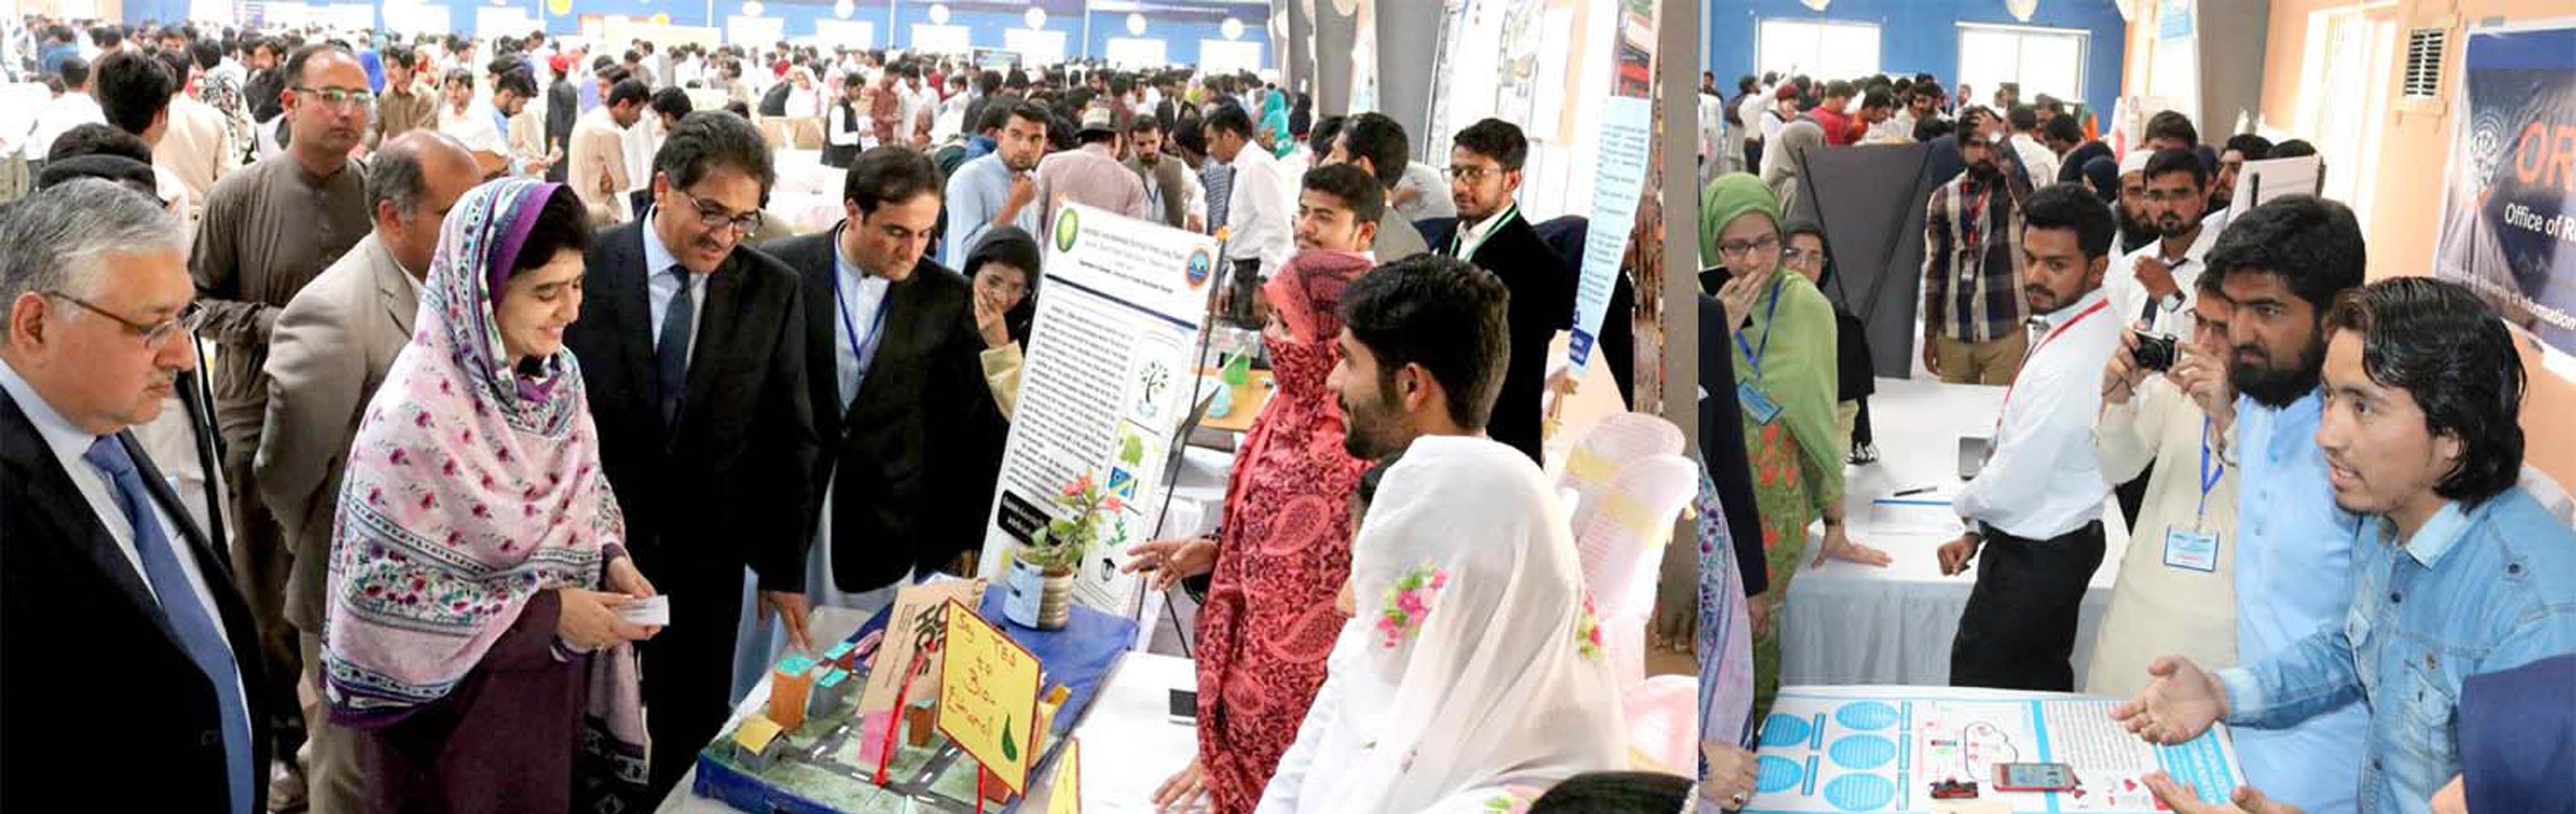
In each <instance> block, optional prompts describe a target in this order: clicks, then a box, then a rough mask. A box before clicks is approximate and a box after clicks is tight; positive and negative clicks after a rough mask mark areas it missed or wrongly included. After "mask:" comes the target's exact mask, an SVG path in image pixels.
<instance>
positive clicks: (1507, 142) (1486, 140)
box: [1449, 119, 1529, 172]
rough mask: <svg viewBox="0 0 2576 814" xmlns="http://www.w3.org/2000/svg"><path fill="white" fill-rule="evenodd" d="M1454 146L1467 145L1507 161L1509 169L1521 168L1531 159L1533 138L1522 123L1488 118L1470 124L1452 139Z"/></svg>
mask: <svg viewBox="0 0 2576 814" xmlns="http://www.w3.org/2000/svg"><path fill="white" fill-rule="evenodd" d="M1449 144H1450V146H1452V147H1463V148H1466V150H1467V152H1471V153H1475V154H1477V155H1481V156H1484V157H1486V158H1490V159H1493V160H1494V163H1497V164H1501V165H1503V170H1504V171H1505V172H1511V171H1515V170H1519V169H1520V168H1521V164H1522V163H1523V162H1527V161H1529V138H1528V137H1525V136H1522V135H1521V128H1520V126H1519V125H1515V124H1512V123H1511V122H1507V121H1503V120H1501V119H1485V120H1483V121H1479V122H1476V123H1475V124H1471V125H1467V129H1465V130H1460V131H1458V135H1457V136H1455V137H1453V138H1451V139H1450V140H1449Z"/></svg>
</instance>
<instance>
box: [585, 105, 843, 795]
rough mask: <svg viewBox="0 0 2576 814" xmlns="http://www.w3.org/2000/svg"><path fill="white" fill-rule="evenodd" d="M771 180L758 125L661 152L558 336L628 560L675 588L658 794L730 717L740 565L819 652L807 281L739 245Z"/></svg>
mask: <svg viewBox="0 0 2576 814" xmlns="http://www.w3.org/2000/svg"><path fill="white" fill-rule="evenodd" d="M620 98H623V97H620ZM777 180H778V176H777V172H776V170H775V169H774V168H773V167H772V165H771V163H770V154H769V144H768V142H766V141H764V140H762V138H761V135H760V131H759V130H757V129H754V128H753V127H752V126H751V122H748V121H745V120H743V118H742V117H740V116H735V115H732V114H729V113H726V112H723V111H715V110H702V111H698V112H696V113H691V114H689V115H688V116H686V117H684V118H682V119H680V125H679V126H678V127H675V128H672V131H671V135H670V138H669V139H668V140H666V141H664V142H663V143H662V149H661V151H660V152H659V153H656V154H655V155H654V157H653V181H652V189H653V199H652V206H651V208H649V209H647V210H646V211H645V212H644V213H643V214H642V215H641V216H640V217H638V218H636V219H635V220H634V221H633V222H630V223H626V224H621V225H619V226H616V227H613V228H610V229H608V230H606V231H603V232H600V233H599V236H598V240H597V241H595V242H593V243H592V244H591V247H590V251H589V253H588V256H587V257H586V258H585V259H586V260H587V262H588V264H589V271H588V272H587V273H586V274H585V275H584V276H583V278H582V280H583V286H584V288H585V289H587V290H588V292H589V293H588V295H587V296H585V297H583V298H582V303H581V318H580V320H579V321H577V322H575V323H573V326H572V328H571V329H570V330H568V331H566V332H565V335H564V345H565V346H566V347H569V348H571V349H572V352H573V354H574V355H575V356H576V357H578V358H579V359H580V360H581V371H582V384H583V386H584V387H585V388H587V389H588V391H589V394H590V412H591V417H592V419H593V420H594V421H595V423H596V425H597V426H598V428H599V447H600V454H599V457H600V465H601V467H602V468H603V469H604V470H605V471H606V473H607V475H608V483H609V486H610V488H612V489H614V490H615V491H616V494H617V502H618V504H619V505H620V506H621V507H623V509H624V511H625V513H626V546H627V550H628V551H629V552H630V554H631V555H632V556H633V557H634V558H635V562H636V564H637V565H639V566H644V567H650V568H652V569H654V571H653V573H655V574H657V575H667V576H661V577H660V578H659V582H658V585H657V587H659V588H660V591H661V593H662V594H663V595H666V596H669V597H671V625H670V627H669V628H668V629H667V630H666V631H665V632H664V633H663V634H662V635H660V636H656V637H654V638H653V640H652V641H650V642H645V643H643V644H642V645H640V646H641V647H642V648H643V651H642V656H643V662H644V676H643V678H644V705H645V706H646V707H647V708H650V709H652V710H653V714H652V715H651V716H650V717H649V718H648V719H647V724H646V725H647V727H648V729H649V734H650V735H651V737H652V744H653V754H652V755H651V756H650V758H651V761H652V767H653V768H652V793H653V795H654V797H656V798H659V797H660V796H662V795H664V794H666V793H668V792H669V791H670V790H671V788H672V787H673V786H674V785H677V784H678V783H679V780H680V775H681V774H682V773H684V772H686V771H688V769H689V766H690V765H691V764H693V763H695V762H696V761H695V756H696V754H697V750H698V749H699V748H700V747H702V746H705V745H706V743H707V742H708V741H709V740H712V739H713V738H714V737H715V734H716V729H717V727H718V726H719V725H721V724H723V723H724V719H725V716H726V714H727V713H728V712H729V710H728V709H727V705H726V701H727V699H728V698H729V697H730V692H729V691H730V689H731V687H732V682H733V676H732V674H731V673H732V670H731V665H732V663H733V656H734V631H735V629H736V627H737V625H738V624H739V623H740V622H741V619H742V613H743V608H742V594H743V590H744V581H745V575H744V572H743V569H744V568H745V567H746V566H747V567H749V568H750V569H751V570H752V571H753V572H754V573H755V574H756V575H757V576H758V578H759V586H760V613H761V615H762V616H763V617H764V618H765V617H767V616H768V615H769V614H770V613H771V612H773V611H775V612H779V613H781V614H782V616H783V618H784V622H785V627H786V630H787V634H788V638H789V640H790V641H791V642H793V643H794V644H796V645H798V646H804V645H806V644H807V642H806V639H805V629H804V624H805V596H804V594H803V590H804V581H805V551H806V539H807V538H806V536H805V532H806V530H807V527H806V509H807V506H808V499H809V497H810V496H809V494H808V491H809V490H808V488H807V485H806V479H807V477H808V476H809V474H810V473H811V471H812V470H811V467H812V466H813V462H814V455H815V449H816V443H815V440H814V428H813V420H812V418H811V413H809V412H808V411H807V408H806V402H805V398H806V380H805V375H806V374H805V347H806V337H805V330H806V320H805V308H806V307H807V306H806V305H805V300H804V298H803V295H802V293H801V292H800V291H799V290H798V285H799V284H798V282H797V278H796V272H795V271H794V270H793V269H790V268H788V267H787V266H786V265H785V264H782V263H780V262H778V261H777V260H776V259H773V258H771V257H770V256H769V255H767V254H763V253H761V252H760V251H758V250H756V249H751V248H749V247H745V246H743V245H742V243H743V241H744V240H745V239H746V238H749V237H750V236H751V235H752V234H753V233H756V232H758V231H760V225H761V215H760V207H761V203H762V202H763V201H765V200H767V199H768V197H769V190H770V188H771V187H772V186H773V185H774V184H776V183H777Z"/></svg>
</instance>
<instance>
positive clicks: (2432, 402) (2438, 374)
mask: <svg viewBox="0 0 2576 814" xmlns="http://www.w3.org/2000/svg"><path fill="white" fill-rule="evenodd" d="M2326 329H2327V330H2328V331H2330V332H2331V331H2351V332H2353V333H2356V334H2360V335H2361V367H2362V372H2364V373H2366V374H2368V375H2369V376H2370V380H2371V381H2372V382H2374V383H2377V384H2379V385H2380V386H2382V387H2390V388H2395V389H2399V390H2404V391H2406V393H2407V395H2409V396H2411V397H2413V398H2414V399H2415V406H2416V407H2417V408H2418V409H2420V410H2422V411H2423V413H2424V429H2425V431H2427V432H2429V433H2431V434H2433V435H2434V436H2436V437H2439V436H2444V435H2448V436H2451V437H2452V438H2455V439H2458V440H2459V442H2460V460H2459V463H2458V464H2457V465H2455V466H2454V467H2452V469H2451V471H2449V472H2445V473H2443V474H2442V479H2441V480H2439V481H2436V482H2435V483H2434V484H2433V493H2434V494H2437V495H2440V496H2442V497H2444V498H2446V499H2449V500H2455V501H2458V502H2460V503H2461V504H2463V505H2464V508H2475V507H2476V506H2478V504H2481V503H2484V502H2486V500H2487V499H2488V498H2492V497H2495V496H2496V495H2499V494H2503V493H2504V491H2505V490H2506V489H2511V488H2513V485H2514V483H2515V482H2516V481H2518V480H2519V479H2520V478H2521V476H2522V454H2523V437H2522V422H2521V421H2520V413H2521V411H2522V397H2523V387H2524V385H2525V384H2526V381H2525V379H2524V376H2525V375H2526V374H2525V373H2524V371H2523V368H2522V357H2521V355H2520V354H2519V353H2517V352H2516V351H2515V349H2514V346H2513V336H2512V335H2511V334H2509V333H2507V332H2506V331H2505V327H2504V322H2503V320H2501V319H2498V318H2497V317H2496V312H2495V310H2494V309H2492V308H2489V307H2488V306H2487V303H2486V301H2485V300H2483V299H2480V298H2479V297H2478V295H2477V293H2476V292H2473V291H2470V290H2469V289H2468V288H2467V287H2466V286H2462V285H2460V284H2458V283H2454V282H2451V281H2448V280H2437V279H2434V278H2431V277H2420V276H2412V275H2409V276H2402V277H2391V278H2389V279H2386V280H2381V281H2379V282H2376V283H2371V284H2370V285H2366V286H2362V287H2361V288H2358V289H2355V290H2352V291H2346V292H2344V293H2343V295H2342V296H2340V297H2337V298H2336V299H2335V305H2334V310H2333V311H2332V312H2331V313H2329V314H2327V315H2326Z"/></svg>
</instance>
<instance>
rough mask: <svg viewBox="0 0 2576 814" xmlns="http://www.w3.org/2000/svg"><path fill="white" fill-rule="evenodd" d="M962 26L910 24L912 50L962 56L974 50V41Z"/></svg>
mask: <svg viewBox="0 0 2576 814" xmlns="http://www.w3.org/2000/svg"><path fill="white" fill-rule="evenodd" d="M969 34H970V32H969V30H968V29H967V28H966V27H965V26H962V25H931V24H929V23H913V24H912V50H913V51H914V52H917V53H924V54H963V53H968V52H971V51H973V50H975V41H974V39H973V37H971V36H970V35H969Z"/></svg>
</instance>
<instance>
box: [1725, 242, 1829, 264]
mask: <svg viewBox="0 0 2576 814" xmlns="http://www.w3.org/2000/svg"><path fill="white" fill-rule="evenodd" d="M1752 248H1753V247H1751V246H1747V247H1745V249H1746V250H1747V251H1750V250H1752ZM1718 250H1719V251H1725V250H1726V249H1725V247H1723V246H1721V247H1718ZM1809 261H1813V262H1817V263H1822V262H1825V250H1823V249H1816V250H1813V251H1810V250H1807V249H1801V248H1798V247H1796V246H1790V247H1788V248H1784V249H1781V250H1780V262H1783V263H1787V264H1789V265H1793V266H1803V265H1806V264H1807V263H1808V262H1809Z"/></svg>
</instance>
